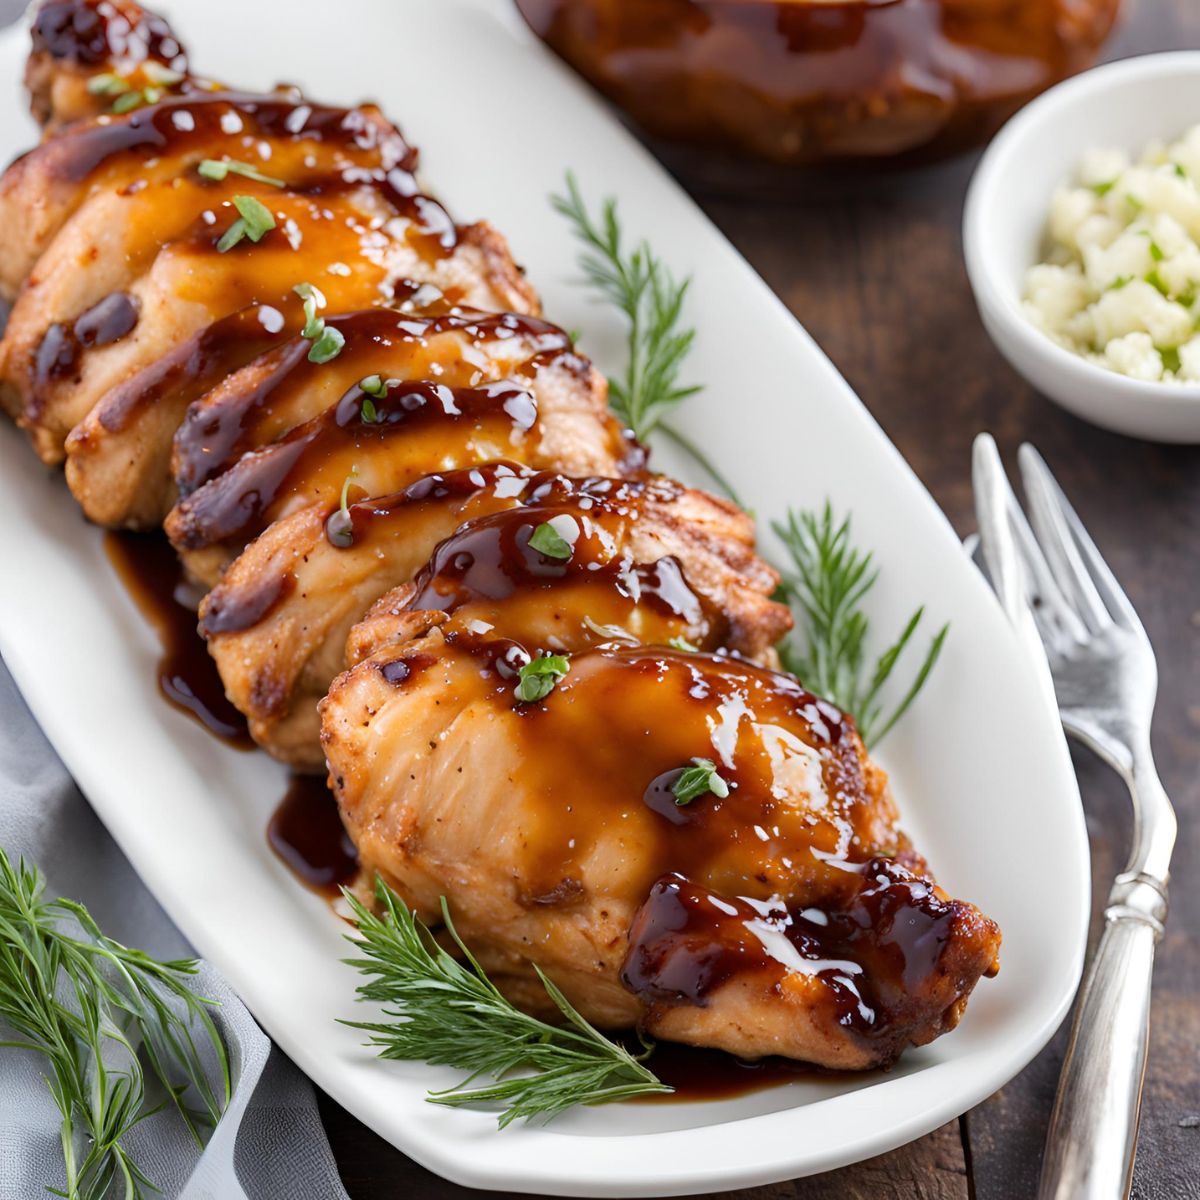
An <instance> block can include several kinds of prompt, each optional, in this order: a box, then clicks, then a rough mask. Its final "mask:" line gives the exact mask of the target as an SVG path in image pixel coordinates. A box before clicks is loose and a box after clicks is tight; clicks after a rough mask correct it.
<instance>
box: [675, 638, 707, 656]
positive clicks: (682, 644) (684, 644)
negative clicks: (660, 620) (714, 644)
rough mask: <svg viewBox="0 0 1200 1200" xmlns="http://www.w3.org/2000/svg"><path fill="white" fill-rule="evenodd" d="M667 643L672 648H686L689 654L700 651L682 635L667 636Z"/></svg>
mask: <svg viewBox="0 0 1200 1200" xmlns="http://www.w3.org/2000/svg"><path fill="white" fill-rule="evenodd" d="M667 645H668V646H670V647H671V649H672V650H686V651H687V652H688V653H689V654H698V653H699V651H700V647H699V646H693V645H692V643H691V642H689V641H688V640H687V638H682V637H673V638H668V639H667Z"/></svg>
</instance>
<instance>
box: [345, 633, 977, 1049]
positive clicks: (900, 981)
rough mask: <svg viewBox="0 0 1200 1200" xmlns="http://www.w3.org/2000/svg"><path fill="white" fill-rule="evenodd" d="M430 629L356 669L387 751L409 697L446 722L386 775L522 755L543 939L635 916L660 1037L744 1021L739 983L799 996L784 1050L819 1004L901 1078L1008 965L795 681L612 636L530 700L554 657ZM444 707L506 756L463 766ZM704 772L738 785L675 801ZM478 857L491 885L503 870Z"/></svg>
mask: <svg viewBox="0 0 1200 1200" xmlns="http://www.w3.org/2000/svg"><path fill="white" fill-rule="evenodd" d="M378 628H379V634H380V639H381V640H382V642H383V644H384V645H385V646H386V645H387V639H388V638H389V637H390V636H391V631H390V630H389V627H388V625H387V623H386V621H381V623H380V625H379V627H378ZM408 636H409V637H410V638H411V639H413V640H409V641H407V642H402V643H400V644H399V645H398V646H396V647H395V648H394V649H384V650H383V651H382V652H380V653H378V654H377V655H376V657H375V658H373V659H368V660H366V661H364V662H363V663H362V664H361V666H360V667H359V668H356V671H358V672H359V679H360V681H361V682H360V685H359V686H361V688H362V691H361V693H360V695H361V703H363V704H364V705H365V707H366V715H367V718H368V721H369V723H370V724H371V725H372V727H373V728H376V729H379V730H381V731H386V732H381V733H380V734H378V735H377V736H379V737H381V738H383V740H384V742H385V743H389V742H390V744H391V745H393V746H394V745H395V744H396V743H397V741H398V740H399V739H400V738H401V736H402V735H401V734H400V732H399V730H400V729H401V728H402V727H403V725H404V717H405V715H406V710H405V708H404V707H403V705H404V703H405V701H404V700H398V701H392V700H391V698H390V697H391V696H394V695H395V694H396V693H400V694H401V695H403V694H404V693H405V692H409V691H410V690H411V698H410V699H409V700H408V703H410V704H413V707H412V709H411V719H412V720H421V721H427V722H428V723H427V726H426V727H425V728H423V729H422V731H421V734H420V735H419V737H418V738H417V739H414V742H413V745H412V757H408V756H407V755H406V756H404V757H401V756H400V755H398V754H395V753H393V755H392V757H385V758H384V759H382V760H380V761H383V762H386V763H387V768H388V769H389V770H390V771H391V772H393V773H394V776H395V778H397V779H401V780H402V779H404V778H405V777H406V773H408V774H411V775H412V777H413V778H415V779H417V780H419V781H422V782H420V783H419V784H418V786H430V784H429V781H430V780H437V779H438V772H439V771H448V770H449V768H450V765H451V764H455V763H457V764H461V765H462V766H463V769H464V770H472V769H473V770H478V771H487V770H491V769H493V768H494V770H495V771H496V772H497V773H503V772H505V771H509V772H511V771H513V770H514V769H515V768H514V765H513V764H520V766H519V771H520V782H519V785H518V795H519V799H514V800H512V801H509V800H507V799H499V798H498V800H497V803H499V804H502V806H503V811H504V817H503V819H504V820H507V821H510V822H516V823H517V825H518V827H519V833H520V854H519V856H516V857H515V859H514V860H513V862H512V863H511V864H509V865H507V866H506V867H505V868H504V870H505V871H506V872H510V873H511V884H510V886H511V888H512V890H513V893H514V894H515V896H516V897H517V901H516V904H517V905H520V906H522V907H523V908H524V909H525V911H526V915H525V916H524V917H523V918H521V919H522V920H524V921H525V922H526V924H525V926H524V928H523V929H522V941H523V942H528V943H531V944H539V942H540V939H541V938H542V937H543V936H545V937H546V939H547V941H548V942H550V941H552V940H554V938H553V937H552V935H551V933H550V929H551V927H552V926H554V927H557V925H555V923H557V924H562V923H564V922H565V923H566V924H568V925H569V919H568V917H567V916H566V915H564V914H562V913H559V914H557V915H554V910H555V909H556V908H559V909H561V908H567V909H573V907H576V906H578V907H580V908H581V910H582V911H583V912H585V913H587V914H588V919H589V920H600V919H602V917H607V916H608V915H609V914H610V913H611V914H612V917H613V919H614V920H615V921H616V922H617V925H618V927H619V928H620V930H621V932H620V935H616V934H615V931H614V936H620V937H621V945H622V953H623V954H624V961H623V963H622V962H621V961H620V960H618V963H619V964H620V965H619V967H618V963H614V964H613V966H612V974H613V977H614V978H619V979H620V982H621V983H622V984H623V985H624V987H625V988H626V989H627V990H628V991H630V992H631V993H632V994H633V995H634V996H636V997H637V999H638V1000H639V1001H640V1002H641V1005H642V1019H643V1020H644V1021H645V1023H646V1024H647V1026H648V1027H649V1028H650V1029H651V1030H655V1029H658V1028H660V1027H666V1031H667V1032H666V1035H667V1036H670V1035H671V1034H670V1032H669V1031H670V1030H672V1028H673V1029H674V1030H675V1031H676V1033H675V1035H676V1036H678V1030H679V1029H681V1028H685V1027H686V1026H679V1025H675V1026H672V1020H673V1017H674V1015H675V1014H676V1013H677V1011H679V1010H681V1009H687V1008H696V1007H698V1008H706V1007H708V1006H710V1005H713V1004H717V1003H720V1004H721V1005H723V1006H724V1005H734V1006H735V1007H736V1006H737V1005H738V1004H739V1003H741V1002H742V1001H739V1000H737V999H730V998H729V997H730V993H729V992H728V991H727V990H726V987H727V985H729V984H731V983H733V982H735V981H736V983H737V990H735V991H734V992H733V993H732V995H733V996H735V997H744V998H745V1002H746V1003H751V1004H758V1003H767V1002H768V998H770V997H778V998H779V1003H780V1004H781V1005H782V1006H783V1007H781V1008H780V1009H779V1010H778V1012H779V1021H780V1037H781V1038H782V1037H783V1036H784V1030H785V1029H786V1022H787V1020H788V1019H789V1018H788V1017H787V1015H786V1014H787V1013H788V1007H787V1006H788V1005H789V1004H790V1005H795V1006H796V1008H797V1010H799V1011H802V1012H803V1013H804V1014H806V1016H805V1017H804V1021H805V1022H812V1023H813V1024H814V1025H816V1026H817V1027H819V1028H821V1029H823V1030H826V1031H828V1037H829V1038H831V1039H833V1038H834V1037H835V1035H836V1038H837V1039H841V1040H842V1041H843V1043H844V1044H845V1045H846V1046H847V1047H853V1050H851V1049H846V1050H845V1051H844V1053H841V1054H837V1055H832V1056H830V1057H827V1058H826V1059H824V1061H835V1062H846V1063H848V1064H850V1063H857V1064H858V1065H866V1064H872V1063H886V1062H889V1061H891V1059H893V1058H894V1057H895V1056H896V1055H897V1054H898V1053H900V1051H901V1050H902V1049H903V1048H904V1047H905V1046H906V1045H907V1044H909V1042H910V1041H911V1040H913V1039H914V1038H915V1039H917V1040H920V1041H923V1040H928V1039H929V1038H930V1037H932V1036H936V1034H937V1033H940V1032H943V1031H944V1030H945V1029H947V1028H951V1027H952V1026H953V1024H954V1022H955V1021H956V1019H957V1015H958V1012H959V1010H960V1008H961V1003H962V1001H963V998H964V996H965V994H966V993H967V992H968V991H969V990H970V988H971V987H972V986H973V985H974V983H975V981H976V980H977V979H978V977H979V975H980V974H981V973H986V972H988V971H990V970H991V969H992V968H993V967H994V964H995V956H996V951H997V947H998V943H999V936H998V932H997V930H996V928H995V926H994V925H993V924H992V923H991V922H990V921H988V920H987V918H985V917H983V916H982V915H981V914H979V913H978V912H977V910H975V909H974V908H972V907H971V906H970V905H969V904H965V903H962V902H960V901H954V900H949V899H947V898H946V897H945V896H944V895H942V894H940V893H939V892H938V891H937V890H936V888H935V886H934V885H933V883H932V882H931V881H930V880H929V879H928V878H927V877H926V876H925V875H924V874H923V871H924V867H923V864H921V863H920V861H919V860H918V859H916V857H915V856H912V857H910V856H908V853H907V851H906V849H905V843H904V840H903V838H902V837H901V835H900V834H899V833H898V832H897V831H896V829H895V825H894V816H895V813H894V809H893V808H892V806H891V804H890V802H889V800H888V799H887V797H886V793H885V792H884V791H883V783H882V779H881V778H880V777H879V776H878V775H877V774H874V773H873V772H872V771H871V769H870V767H869V764H868V763H867V761H866V759H865V756H864V754H863V751H862V746H861V742H860V739H859V738H858V735H857V733H856V731H855V729H854V726H853V723H852V722H851V721H850V720H849V719H848V718H847V717H845V716H843V714H842V713H840V712H839V711H838V710H837V709H835V708H834V707H833V706H831V705H830V704H829V703H828V702H826V701H823V700H820V699H818V698H817V697H815V696H813V695H811V694H810V693H808V692H806V691H805V690H804V689H803V688H802V687H801V686H800V684H799V683H797V682H796V680H795V679H793V678H792V677H790V676H787V675H784V674H782V673H777V672H772V671H769V670H766V669H763V668H759V667H754V666H752V665H749V664H747V663H745V662H742V661H739V660H737V659H734V658H731V657H726V656H723V655H713V654H707V653H690V652H685V651H677V650H669V649H665V648H658V647H647V646H638V647H615V646H612V645H606V646H599V647H595V648H593V649H590V650H586V651H582V652H578V653H574V654H572V655H571V656H570V661H569V670H568V672H567V674H566V675H565V676H564V677H562V678H561V679H560V680H559V681H558V682H557V684H556V686H555V687H554V689H553V690H552V691H551V692H550V693H549V695H547V696H546V697H545V698H543V699H541V700H539V701H533V702H525V701H523V700H521V699H520V698H519V696H518V695H517V694H516V687H515V684H514V680H515V677H516V675H517V673H518V672H519V670H520V669H521V666H522V665H523V664H524V663H525V662H528V661H529V659H530V657H531V656H532V654H533V653H534V652H535V650H536V649H537V648H538V646H537V644H533V643H531V644H525V645H522V644H520V643H517V642H514V641H511V640H508V639H504V638H497V637H495V636H493V635H492V634H490V633H487V634H483V633H479V632H477V631H472V630H468V629H467V628H465V627H464V623H462V622H459V621H457V620H455V619H452V620H451V621H449V622H446V623H443V624H441V625H440V626H438V627H435V628H433V629H432V630H431V631H430V632H429V633H428V634H426V635H425V636H424V637H421V636H417V637H415V638H414V637H413V634H412V633H411V632H410V633H409V635H408ZM420 654H425V655H432V656H434V657H435V659H436V663H437V668H436V675H435V674H434V673H433V672H431V671H429V670H422V671H420V672H417V671H414V670H413V658H414V656H416V655H420ZM398 660H399V661H402V662H403V663H404V664H405V670H404V671H402V672H400V673H399V675H400V677H399V678H396V679H391V680H383V679H382V678H381V680H380V683H379V684H373V683H370V682H369V681H368V678H367V673H368V672H369V671H370V670H371V669H374V670H377V671H382V669H384V668H385V667H386V666H388V665H389V664H391V663H393V662H396V661H398ZM382 684H386V688H384V687H383V686H381V685H382ZM393 703H395V704H396V707H395V708H393V707H392V704H393ZM439 706H440V711H442V712H443V713H444V718H443V719H444V720H445V722H446V723H447V725H448V726H449V725H451V724H452V725H453V726H454V727H455V728H459V727H461V728H471V729H477V730H479V731H480V734H479V736H480V737H481V738H486V740H487V743H488V749H487V751H486V752H485V751H483V750H481V751H479V754H480V755H482V754H484V753H487V754H489V755H490V757H488V758H486V759H485V758H483V757H478V758H476V759H472V757H471V755H472V751H470V750H464V749H463V748H462V747H455V748H454V749H453V750H448V751H447V753H449V754H451V755H452V757H450V758H449V760H446V759H444V758H443V756H442V752H441V751H442V748H441V746H440V745H439V744H435V742H434V740H433V739H434V738H435V737H436V730H437V729H438V724H437V719H436V718H427V717H426V715H425V714H426V713H432V712H433V711H434V710H435V709H438V708H439ZM350 712H353V710H350ZM351 719H353V718H351ZM329 731H330V726H329V724H328V721H327V724H326V734H327V737H326V741H325V751H326V755H327V757H328V760H329V763H330V765H331V771H332V772H333V775H334V778H335V781H337V780H341V781H342V782H340V783H339V784H338V786H339V787H341V788H342V789H343V791H342V792H341V794H340V800H341V803H342V807H343V814H344V815H345V816H346V819H347V821H348V822H349V824H350V827H351V828H352V830H353V831H355V835H356V837H359V835H361V837H359V848H360V852H361V853H362V854H363V857H364V863H365V864H366V865H367V866H368V868H369V869H375V866H376V863H378V865H379V869H381V870H384V871H385V872H386V871H394V872H396V874H397V877H398V878H399V880H400V882H401V883H402V884H403V883H404V881H405V879H406V876H405V871H406V865H405V862H404V861H402V860H403V854H404V853H405V852H407V850H408V848H409V843H408V842H405V843H404V845H403V847H402V848H401V849H397V848H396V847H395V846H392V847H391V848H390V849H389V848H388V847H386V846H384V845H382V844H381V842H380V839H379V837H378V836H377V835H376V834H375V833H374V827H372V828H371V829H366V828H364V827H363V826H362V825H361V824H360V822H361V821H362V820H363V819H364V817H367V813H368V811H369V812H370V814H373V815H372V816H371V817H370V818H369V819H371V820H375V819H377V810H376V809H375V808H370V809H369V810H368V809H364V810H363V812H362V814H359V813H358V812H357V810H356V807H355V805H356V801H355V800H354V799H353V798H351V797H350V796H349V795H348V794H347V792H346V791H345V790H344V789H345V788H346V787H348V786H349V784H348V782H347V780H346V774H347V773H348V772H355V771H361V769H362V768H361V765H360V763H359V762H358V761H357V760H355V759H353V758H351V757H348V756H346V755H345V754H343V753H341V752H340V747H339V742H338V740H337V739H333V738H330V737H329V736H328V735H329ZM427 738H428V740H427ZM697 758H706V759H710V760H711V761H712V762H713V763H714V764H715V767H716V770H717V772H718V774H719V776H720V779H721V781H722V783H723V785H724V786H723V787H721V788H719V789H718V790H719V791H723V792H725V793H726V794H725V795H718V794H717V793H716V792H714V791H712V790H706V791H704V792H702V793H701V794H699V795H697V796H695V797H694V798H692V799H691V800H690V801H689V802H687V803H685V804H675V803H674V797H673V796H672V798H671V801H670V802H668V799H667V797H668V796H669V795H671V785H672V784H673V783H674V782H675V781H676V780H677V779H678V777H679V775H678V772H679V771H680V770H681V769H682V768H685V767H687V766H688V765H689V764H690V763H691V762H692V761H693V760H694V759H697ZM439 764H441V765H439ZM418 772H419V774H418ZM449 778H450V779H451V780H452V781H453V778H454V777H453V776H452V775H451V776H449ZM491 783H492V785H494V786H495V787H496V788H497V789H498V790H499V792H501V793H502V792H503V790H504V789H503V785H502V784H501V783H497V782H496V781H495V780H492V781H491ZM401 787H403V785H401ZM448 787H449V788H450V789H451V791H450V794H451V795H454V794H456V792H455V791H454V788H455V785H454V783H453V782H451V784H450V785H448ZM396 803H398V804H404V805H405V806H406V809H407V813H406V817H405V820H406V821H408V820H410V819H411V820H415V821H416V822H417V824H415V825H411V826H408V825H406V829H408V828H411V830H412V833H411V837H412V838H413V839H415V840H414V841H413V843H412V845H414V846H415V845H417V844H418V843H419V842H421V841H422V840H423V839H425V838H430V839H436V838H437V836H438V834H437V831H436V830H434V829H433V828H432V827H429V828H422V827H421V825H420V823H419V822H420V817H419V815H415V816H411V817H410V816H409V815H407V814H419V813H420V811H421V801H420V800H419V799H417V798H416V797H413V798H412V799H405V798H403V796H401V797H400V798H399V799H398V800H397V801H396ZM409 806H411V807H409ZM496 819H497V820H499V819H501V818H500V817H499V816H497V818H496ZM452 836H454V837H455V838H456V844H457V838H458V836H459V835H458V834H453V835H452ZM478 853H479V854H480V855H481V856H482V857H483V858H484V859H485V865H480V866H479V867H478V869H479V870H480V871H486V870H487V869H489V868H490V869H496V868H497V867H498V865H499V864H497V863H494V862H490V861H486V860H487V855H488V851H487V850H486V849H484V848H480V849H479V851H478ZM376 854H378V858H376V857H375V855H376ZM504 877H505V879H506V880H507V879H509V878H510V876H509V875H508V874H505V876H504ZM618 878H619V880H620V883H619V885H618V884H617V883H616V882H615V881H616V880H617V879H618ZM609 896H612V897H613V899H612V900H610V901H608V904H609V906H610V907H609V909H608V911H603V910H605V901H606V898H607V897H609ZM618 897H619V899H618ZM452 899H453V897H452ZM459 902H460V907H461V908H462V909H463V912H464V916H463V919H464V921H466V920H480V919H483V918H482V917H481V915H480V914H479V913H475V914H473V915H472V913H471V910H472V905H471V903H470V901H469V899H466V898H463V897H461V896H460V897H459ZM627 904H628V907H626V905H627ZM614 908H615V911H613V909H614ZM542 913H545V914H546V915H539V914H542ZM506 919H512V920H516V919H518V918H517V917H515V916H513V917H511V918H506ZM543 924H544V925H545V933H544V934H543ZM472 927H473V928H474V926H472ZM626 932H627V933H628V942H627V943H626V942H625V936H624V935H625V934H626ZM535 961H538V960H537V959H535ZM541 965H543V966H545V967H552V966H553V965H554V960H553V959H544V960H542V961H541ZM769 1003H770V1004H771V1005H774V1004H775V1003H776V1001H775V1000H769ZM721 1011H722V1012H724V1011H728V1010H726V1009H725V1008H724V1007H723V1008H722V1009H721ZM764 1011H765V1010H764ZM684 1019H685V1020H686V1018H684ZM794 1019H796V1020H797V1021H800V1017H799V1015H798V1014H797V1015H796V1017H795V1018H794ZM802 1023H803V1022H802ZM754 1044H756V1045H762V1044H764V1043H763V1042H762V1041H756V1042H755V1043H754ZM765 1044H776V1043H774V1042H769V1041H768V1042H766V1043H765ZM802 1044H803V1043H802ZM808 1046H810V1047H811V1046H812V1042H811V1041H810V1042H809V1043H808ZM820 1051H821V1053H829V1051H828V1047H827V1046H826V1045H824V1044H822V1046H821V1047H820ZM792 1056H793V1057H805V1055H804V1054H793V1055H792Z"/></svg>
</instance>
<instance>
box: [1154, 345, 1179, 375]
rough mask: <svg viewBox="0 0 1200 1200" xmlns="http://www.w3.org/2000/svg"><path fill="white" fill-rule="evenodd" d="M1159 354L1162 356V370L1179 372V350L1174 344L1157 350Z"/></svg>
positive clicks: (1173, 372)
mask: <svg viewBox="0 0 1200 1200" xmlns="http://www.w3.org/2000/svg"><path fill="white" fill-rule="evenodd" d="M1158 353H1159V355H1160V356H1161V358H1162V365H1163V370H1164V371H1170V372H1172V374H1176V375H1177V374H1179V368H1180V365H1181V364H1180V361H1179V351H1178V350H1177V349H1176V348H1175V347H1174V346H1168V347H1167V348H1166V349H1165V350H1159V352H1158Z"/></svg>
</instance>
